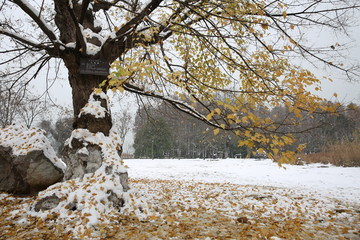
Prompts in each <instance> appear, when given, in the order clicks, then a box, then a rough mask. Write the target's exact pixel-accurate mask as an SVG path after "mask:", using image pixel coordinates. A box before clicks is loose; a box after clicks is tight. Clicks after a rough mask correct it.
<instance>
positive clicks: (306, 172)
mask: <svg viewBox="0 0 360 240" xmlns="http://www.w3.org/2000/svg"><path fill="white" fill-rule="evenodd" d="M124 161H125V164H126V165H127V166H129V168H128V172H129V176H130V177H132V178H148V179H163V180H180V181H181V180H185V181H196V182H207V183H232V184H239V185H254V186H265V187H281V188H288V189H295V190H296V191H298V192H304V193H309V192H313V193H316V195H319V196H322V197H324V198H333V199H338V200H342V201H349V202H355V203H357V204H360V184H359V183H360V168H359V167H352V168H345V167H336V166H333V165H324V164H320V163H317V164H309V165H303V166H296V165H287V164H284V165H283V167H279V166H278V165H277V163H275V162H273V161H272V160H270V159H208V160H203V159H181V160H178V159H155V160H152V159H128V160H124Z"/></svg>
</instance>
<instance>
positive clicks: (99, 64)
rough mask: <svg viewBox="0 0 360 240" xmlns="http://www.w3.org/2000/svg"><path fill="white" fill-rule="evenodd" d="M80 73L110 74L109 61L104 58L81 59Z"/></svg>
mask: <svg viewBox="0 0 360 240" xmlns="http://www.w3.org/2000/svg"><path fill="white" fill-rule="evenodd" d="M80 74H90V75H100V76H107V75H109V63H108V62H107V61H105V60H103V59H89V58H81V59H80Z"/></svg>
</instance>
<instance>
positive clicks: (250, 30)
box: [103, 0, 335, 161]
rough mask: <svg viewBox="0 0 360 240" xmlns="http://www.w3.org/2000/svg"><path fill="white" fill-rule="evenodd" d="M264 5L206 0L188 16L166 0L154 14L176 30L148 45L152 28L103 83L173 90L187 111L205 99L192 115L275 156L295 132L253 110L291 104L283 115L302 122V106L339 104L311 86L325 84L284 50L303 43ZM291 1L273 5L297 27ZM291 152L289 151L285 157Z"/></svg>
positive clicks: (169, 93) (167, 93) (164, 93)
mask: <svg viewBox="0 0 360 240" xmlns="http://www.w3.org/2000/svg"><path fill="white" fill-rule="evenodd" d="M265 5H266V4H265V2H263V1H256V2H249V1H245V0H237V1H230V0H226V1H221V6H220V5H219V4H218V1H203V2H201V6H198V8H196V9H195V8H194V9H191V11H190V12H189V13H188V14H189V15H188V16H186V17H185V16H181V15H177V11H178V10H179V9H181V6H179V3H177V2H173V3H169V5H168V6H167V7H168V9H167V11H165V12H163V13H161V14H160V13H158V15H157V18H158V19H159V21H160V22H163V25H166V26H168V28H169V30H171V31H172V35H171V37H169V38H168V39H166V41H165V42H163V41H158V42H157V43H156V44H153V43H152V44H146V42H148V41H154V38H155V36H157V33H158V32H159V31H161V30H160V28H159V27H153V28H147V29H146V39H145V40H144V41H140V42H139V43H137V45H136V47H135V48H133V49H132V50H131V51H129V52H128V53H127V54H126V55H125V56H124V57H123V58H121V59H119V60H117V61H115V62H114V63H113V65H112V69H113V72H112V73H111V74H110V76H109V79H108V80H106V81H104V83H103V86H105V85H106V86H107V87H108V88H110V89H113V90H120V91H121V92H122V91H124V87H125V85H124V84H131V85H132V86H135V88H133V90H134V89H135V90H134V91H135V92H136V93H139V94H144V95H150V96H156V97H158V98H164V99H168V98H169V97H173V96H174V95H175V96H177V98H178V99H181V100H182V101H184V102H186V104H188V105H189V106H191V107H189V108H188V109H187V110H189V109H190V110H191V109H193V108H192V107H195V106H199V105H200V106H201V109H200V110H199V111H197V112H196V114H193V115H195V116H196V117H198V118H200V119H202V120H204V121H206V122H208V123H209V124H210V125H212V126H213V127H215V128H217V129H216V130H214V134H218V133H219V131H220V130H221V129H225V130H232V131H234V132H235V133H236V134H237V135H239V136H246V137H247V140H244V141H241V142H239V144H240V145H248V146H249V147H254V148H262V149H266V153H268V154H269V155H270V156H274V155H277V154H279V151H280V150H281V148H282V147H283V146H284V144H285V145H286V144H292V143H294V139H293V137H292V136H291V135H290V134H286V133H285V135H286V138H284V139H281V140H279V139H278V134H279V133H278V129H279V126H280V124H279V123H278V122H276V121H275V120H273V119H272V118H270V117H269V116H265V117H264V116H261V115H260V114H255V113H254V110H255V109H259V108H264V109H272V108H274V107H277V106H286V107H287V108H288V110H289V112H290V113H291V114H293V115H292V116H289V117H288V118H287V119H286V121H287V124H292V125H296V124H299V122H300V120H301V118H302V116H303V113H307V114H308V113H314V112H316V111H334V110H335V109H333V108H331V109H329V108H328V107H326V106H323V103H324V101H325V100H324V99H322V98H320V97H317V96H316V95H314V94H313V93H311V92H310V90H309V89H310V87H314V88H315V89H317V90H319V89H320V86H319V84H320V80H319V79H318V78H317V77H315V76H314V75H313V74H312V73H311V72H309V71H308V70H306V69H302V68H300V67H299V66H294V65H292V64H291V63H290V62H289V60H288V58H286V57H284V56H283V55H284V53H285V52H291V51H294V49H295V48H296V47H297V46H298V44H297V42H296V41H295V40H294V39H292V38H291V37H290V36H289V35H288V34H285V33H281V31H275V32H274V29H275V28H276V24H275V23H274V20H273V19H272V18H271V17H269V16H268V15H267V14H266V12H265V10H264V9H265V8H264V6H265ZM287 8H288V6H287V5H286V4H282V3H278V4H277V5H276V9H277V10H276V11H277V12H278V13H279V15H280V16H282V18H283V19H284V24H285V25H286V26H287V27H288V28H289V29H290V30H293V29H294V28H295V27H294V25H293V24H291V23H290V22H289V23H287V22H286V21H285V20H286V19H287ZM175 16H177V17H175ZM189 19H191V20H189ZM143 34H145V33H143ZM274 34H276V35H274ZM273 38H277V39H279V41H276V42H273V41H271V39H273ZM278 42H280V43H278ZM282 54H283V55H282ZM128 88H129V87H128ZM190 112H191V111H190ZM199 113H200V114H199ZM281 134H284V133H283V132H282V133H281ZM280 152H281V151H280ZM291 155H292V154H291V153H290V152H285V153H284V154H283V158H282V161H286V159H288V157H290V156H291Z"/></svg>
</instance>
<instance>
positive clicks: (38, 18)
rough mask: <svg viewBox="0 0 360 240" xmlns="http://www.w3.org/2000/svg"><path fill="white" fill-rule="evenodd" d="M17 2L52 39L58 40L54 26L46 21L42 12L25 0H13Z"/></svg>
mask: <svg viewBox="0 0 360 240" xmlns="http://www.w3.org/2000/svg"><path fill="white" fill-rule="evenodd" d="M12 1H13V2H14V3H15V4H17V5H18V6H19V7H20V8H21V9H22V10H23V11H24V12H25V13H26V14H27V15H29V16H30V17H31V18H32V19H33V20H34V21H35V22H36V24H37V25H38V26H39V27H40V29H41V30H42V31H43V32H44V33H45V34H46V35H47V36H48V37H49V38H50V40H51V41H58V39H57V37H56V35H55V33H54V31H53V28H52V27H51V26H50V25H49V24H47V23H46V21H45V20H44V19H43V18H42V17H41V16H40V12H39V11H37V10H36V9H35V8H33V6H31V5H30V4H29V3H28V2H27V1H25V0H12Z"/></svg>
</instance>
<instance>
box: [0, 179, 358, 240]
mask: <svg viewBox="0 0 360 240" xmlns="http://www.w3.org/2000/svg"><path fill="white" fill-rule="evenodd" d="M131 187H132V188H133V189H137V191H138V194H139V195H142V196H144V197H145V198H146V199H147V201H148V205H149V209H148V211H149V216H148V217H147V218H146V219H142V220H139V219H137V218H136V217H135V216H123V215H121V214H119V215H118V216H112V218H113V219H111V223H112V224H106V225H105V224H100V225H98V226H97V227H96V228H94V229H93V230H94V232H93V233H91V232H88V233H87V234H88V236H86V235H84V236H76V235H75V234H74V233H72V232H71V230H69V227H70V229H71V226H64V225H62V224H61V222H58V221H57V216H54V215H49V216H47V218H46V219H44V220H42V219H40V218H35V217H28V218H27V219H24V218H22V217H20V216H17V214H16V213H17V212H18V211H19V212H20V211H21V210H22V209H24V208H25V209H26V208H27V207H28V206H29V204H31V203H32V201H33V199H34V198H20V197H13V196H10V195H7V194H1V195H0V206H1V217H0V218H1V219H0V239H85V238H89V239H360V211H359V210H360V206H359V205H358V204H356V203H354V202H351V203H347V202H344V201H340V200H336V199H330V198H320V199H319V198H317V196H316V194H311V193H308V194H304V193H300V192H298V191H296V189H289V188H280V187H264V186H262V187H261V186H253V185H238V184H231V183H203V182H197V181H184V180H182V181H176V180H156V179H132V180H131ZM11 212H12V214H11ZM73 224H74V227H75V225H76V224H79V223H77V222H74V223H73Z"/></svg>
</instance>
